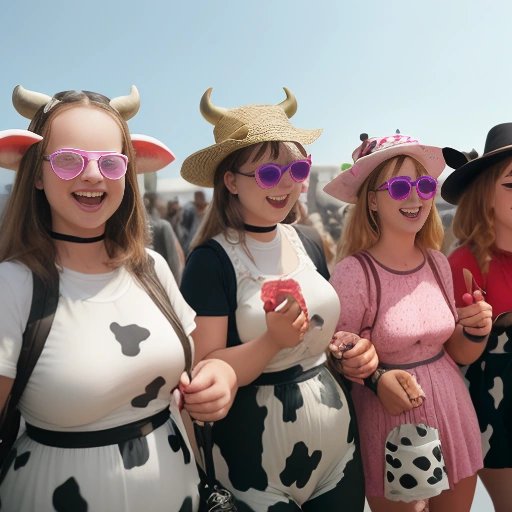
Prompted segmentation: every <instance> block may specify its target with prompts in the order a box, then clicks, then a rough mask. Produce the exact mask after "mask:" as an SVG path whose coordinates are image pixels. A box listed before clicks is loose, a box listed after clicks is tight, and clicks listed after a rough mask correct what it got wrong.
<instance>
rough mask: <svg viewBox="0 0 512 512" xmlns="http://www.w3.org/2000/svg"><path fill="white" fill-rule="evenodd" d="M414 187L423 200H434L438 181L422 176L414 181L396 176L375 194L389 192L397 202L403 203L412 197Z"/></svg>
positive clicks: (408, 177) (406, 177) (407, 177)
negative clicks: (382, 191) (383, 191)
mask: <svg viewBox="0 0 512 512" xmlns="http://www.w3.org/2000/svg"><path fill="white" fill-rule="evenodd" d="M412 187H416V192H417V193H418V196H419V197H420V198H421V199H432V198H433V197H434V196H435V195H436V190H437V180H436V179H435V178H432V176H420V177H419V178H418V179H417V180H415V181H413V180H412V178H411V177H410V176H395V177H394V178H390V179H389V180H388V181H385V182H384V183H383V184H382V185H381V186H380V187H379V188H378V189H377V190H376V191H375V192H380V191H381V190H387V191H388V192H389V195H390V196H391V197H392V198H393V199H395V200H396V201H403V200H404V199H407V198H408V197H409V196H410V195H411V190H412Z"/></svg>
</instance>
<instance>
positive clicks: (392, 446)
mask: <svg viewBox="0 0 512 512" xmlns="http://www.w3.org/2000/svg"><path fill="white" fill-rule="evenodd" d="M386 448H387V449H388V450H389V451H390V452H396V451H397V450H398V446H397V445H396V444H393V443H390V442H389V441H388V442H387V443H386Z"/></svg>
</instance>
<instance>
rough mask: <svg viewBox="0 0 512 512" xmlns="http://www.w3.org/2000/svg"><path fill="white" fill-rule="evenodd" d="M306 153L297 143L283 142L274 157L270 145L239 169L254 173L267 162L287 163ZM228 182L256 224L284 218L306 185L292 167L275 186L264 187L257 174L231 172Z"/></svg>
mask: <svg viewBox="0 0 512 512" xmlns="http://www.w3.org/2000/svg"><path fill="white" fill-rule="evenodd" d="M304 157H305V155H304V154H302V153H301V152H300V151H299V149H298V148H297V146H295V144H292V143H283V145H282V146H281V151H280V152H279V157H278V158H277V159H272V158H271V156H270V149H267V151H266V152H265V153H264V154H263V156H262V157H261V158H260V159H259V160H257V161H255V162H251V161H249V162H246V163H245V164H244V165H243V166H242V167H241V168H240V169H237V171H239V172H240V173H244V174H252V173H254V172H255V171H256V169H258V167H260V166H261V165H262V164H264V163H268V162H273V163H277V164H278V165H286V164H289V163H291V162H293V161H294V160H300V159H303V158H304ZM225 184H226V186H227V188H228V190H229V191H230V192H231V193H233V194H237V195H238V199H239V201H240V204H241V205H242V210H243V216H244V221H245V222H246V223H247V224H252V225H254V226H271V225H273V224H277V223H278V222H282V221H283V220H284V219H285V218H286V216H287V215H288V213H289V212H290V210H291V209H292V207H293V205H294V204H295V203H296V202H297V200H298V198H299V195H300V192H301V188H302V183H297V182H296V181H294V180H293V179H292V177H291V176H290V172H289V171H286V172H285V173H284V174H283V175H282V177H281V180H280V181H279V183H278V184H277V185H276V186H275V187H273V188H269V189H262V188H260V187H259V186H258V184H257V183H256V179H255V178H253V177H247V176H242V175H240V174H238V173H231V172H227V173H226V175H225ZM272 235H273V234H272Z"/></svg>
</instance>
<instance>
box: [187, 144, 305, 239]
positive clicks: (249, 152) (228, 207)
mask: <svg viewBox="0 0 512 512" xmlns="http://www.w3.org/2000/svg"><path fill="white" fill-rule="evenodd" d="M295 145H296V146H297V147H298V149H299V151H300V152H301V153H304V154H305V151H304V149H303V148H302V146H300V144H297V143H295ZM269 148H270V158H271V159H276V158H278V157H279V153H280V152H281V151H283V150H285V149H286V150H288V151H290V148H288V147H287V146H286V143H285V142H278V141H269V142H259V143H258V144H253V145H252V146H247V147H245V148H242V149H239V150H237V151H234V152H233V153H231V154H229V155H228V156H227V157H226V158H225V159H224V160H222V162H221V163H220V164H219V166H218V167H217V169H216V170H215V175H214V177H213V198H212V201H211V203H210V205H209V206H208V209H207V211H206V214H205V217H204V220H203V222H202V224H201V226H200V227H199V229H198V231H197V234H196V236H195V237H194V239H193V240H192V243H191V248H192V249H193V248H194V247H197V246H198V245H201V244H203V243H204V242H206V241H207V240H209V239H210V238H213V237H214V236H216V235H218V234H219V233H223V234H227V232H228V230H230V229H232V230H234V231H235V232H237V235H238V236H237V240H235V241H234V242H238V243H241V244H244V243H245V230H244V218H243V214H242V206H241V205H240V201H239V199H238V196H237V195H235V194H232V193H231V192H230V191H229V190H228V189H227V187H226V185H225V183H224V175H225V174H226V173H227V172H230V171H232V170H238V169H240V167H242V166H243V165H244V164H245V163H247V162H249V161H251V162H256V161H258V160H259V159H260V158H261V157H262V156H263V155H264V154H265V152H266V151H267V149H269ZM292 210H293V208H292Z"/></svg>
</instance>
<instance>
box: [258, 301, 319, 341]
mask: <svg viewBox="0 0 512 512" xmlns="http://www.w3.org/2000/svg"><path fill="white" fill-rule="evenodd" d="M281 304H283V303H281ZM280 306H281V305H279V306H278V307H277V308H276V310H275V311H269V312H268V313H266V315H265V316H266V320H267V333H268V336H269V338H270V339H271V341H272V342H273V343H274V344H275V345H276V346H278V347H279V349H280V350H281V349H283V348H293V347H295V346H297V345H298V344H299V343H300V342H301V341H302V340H303V339H304V334H305V333H306V331H307V329H308V326H309V322H308V319H307V317H306V315H305V314H304V312H303V311H302V310H301V308H300V306H299V304H298V303H297V301H296V300H295V299H294V298H293V297H292V296H291V295H288V296H287V298H286V303H285V304H284V305H283V306H282V307H280Z"/></svg>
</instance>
